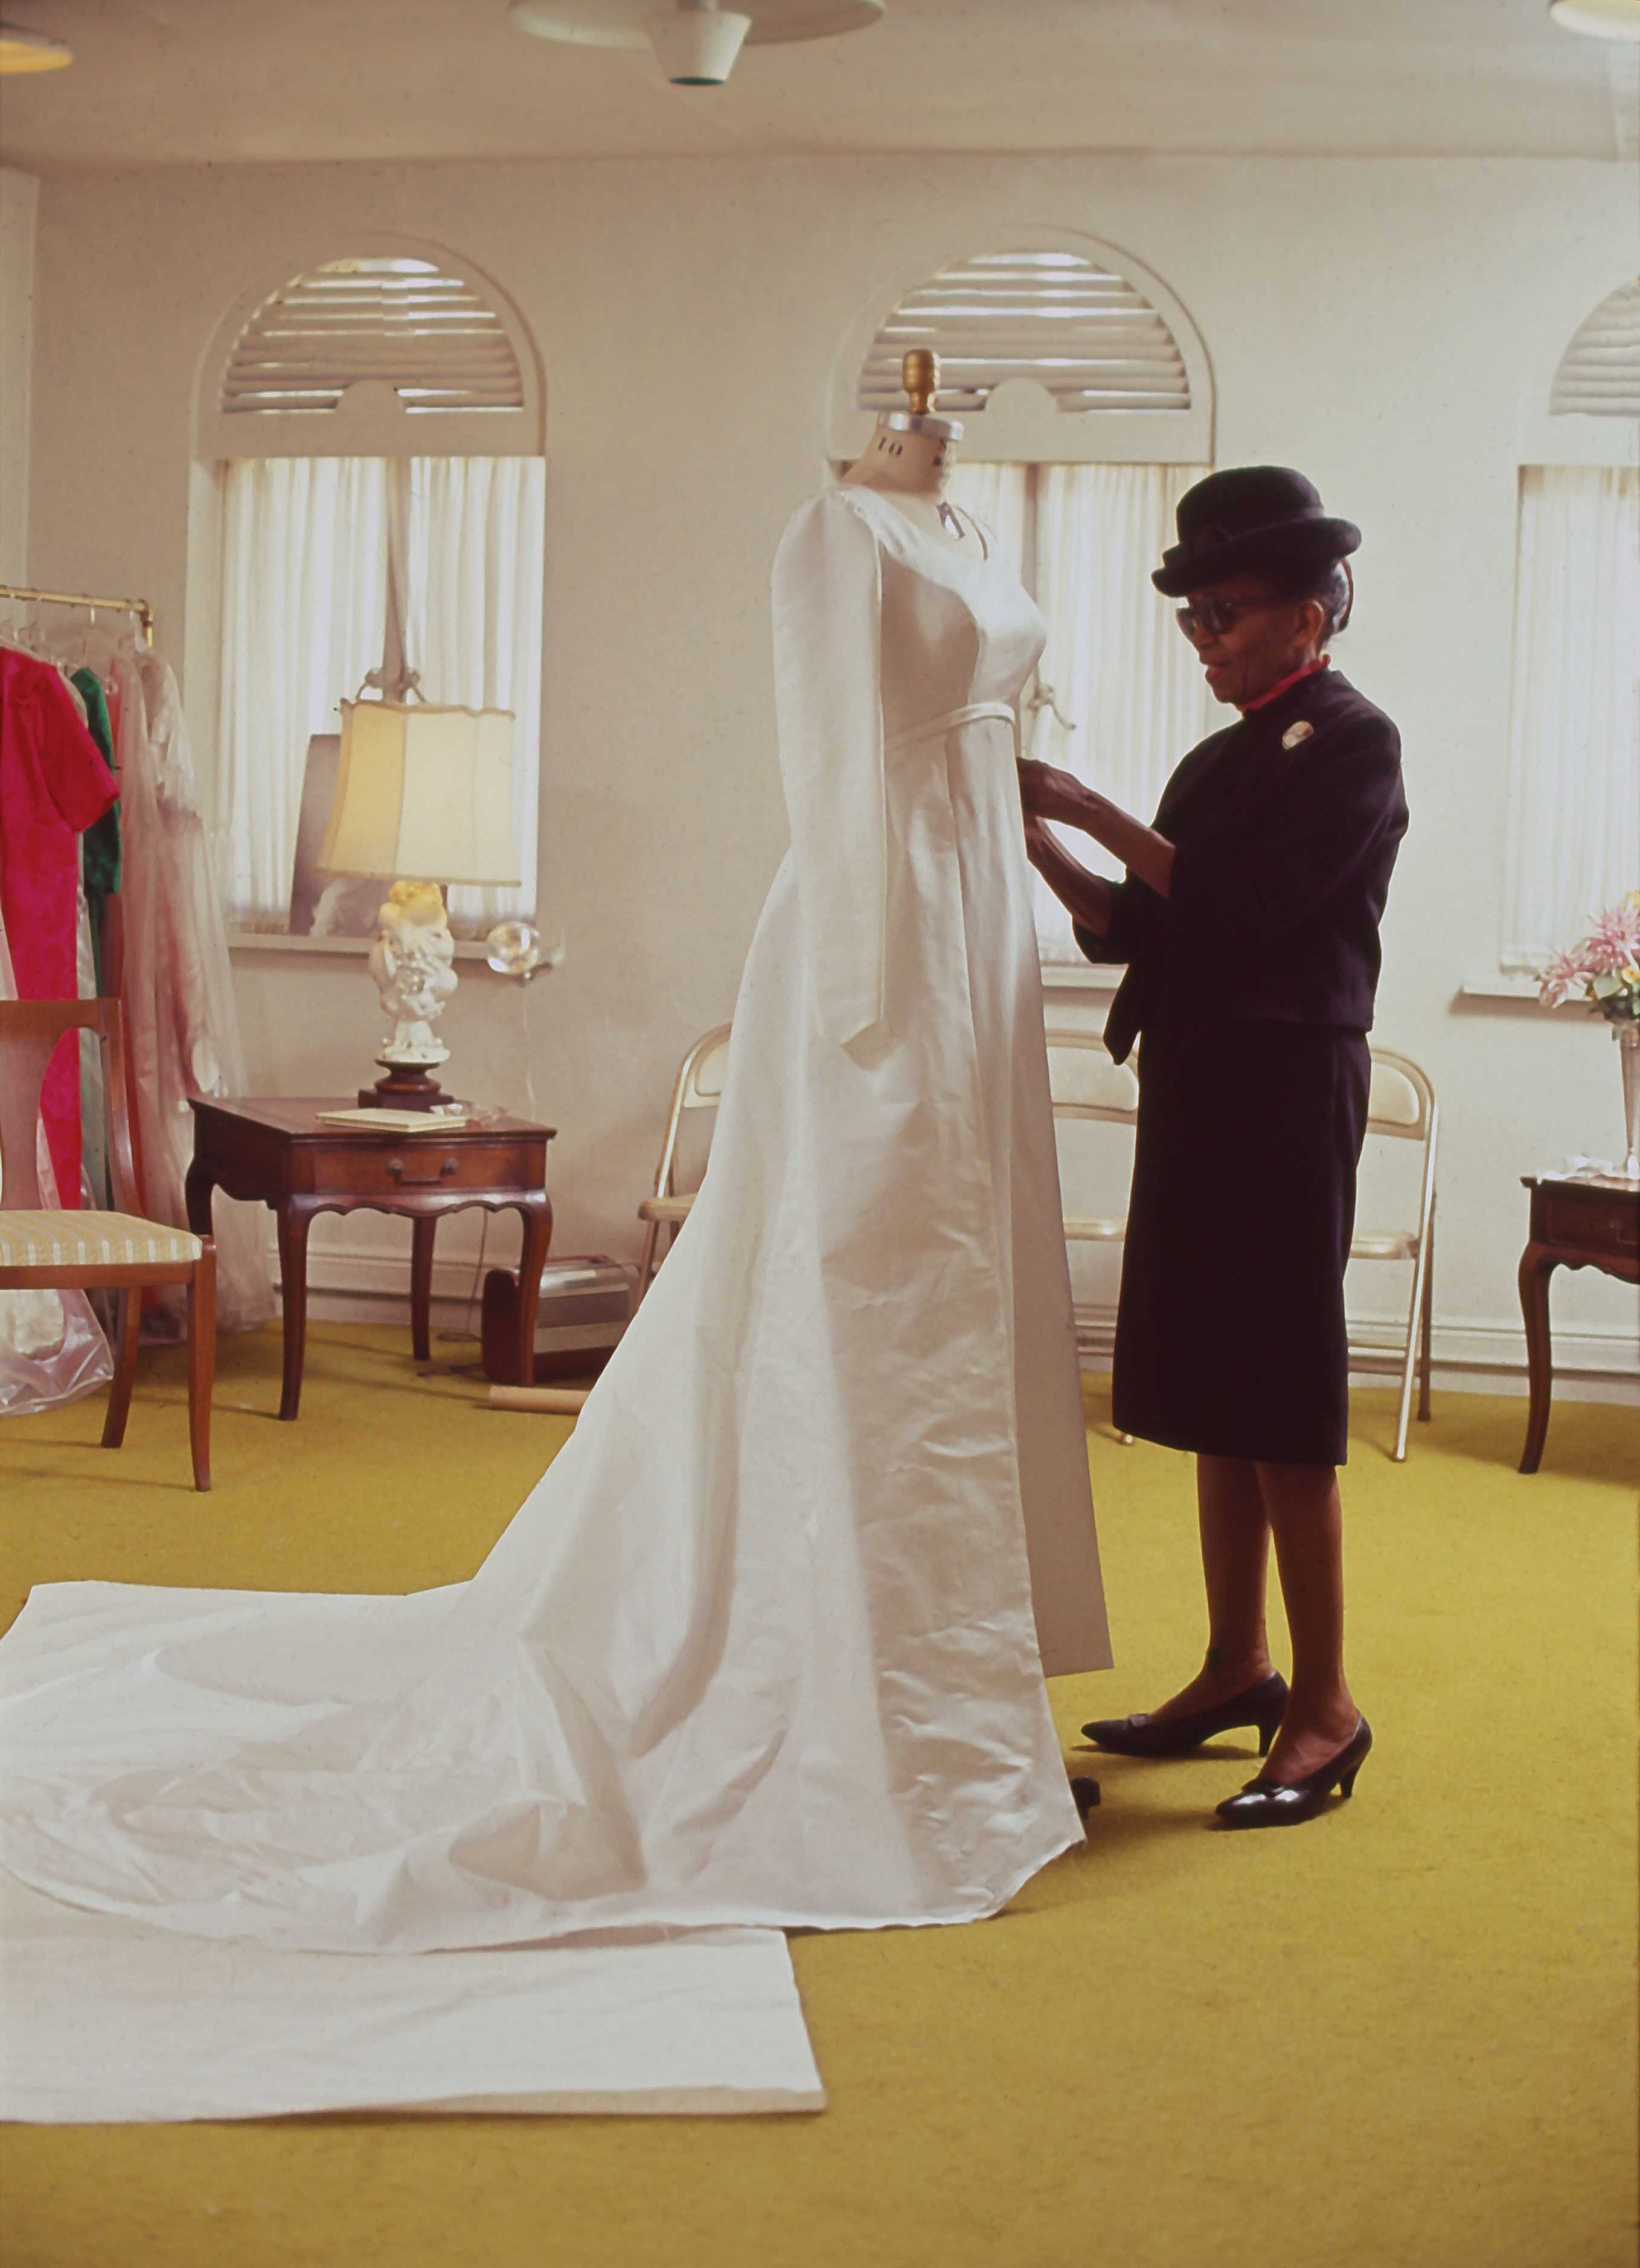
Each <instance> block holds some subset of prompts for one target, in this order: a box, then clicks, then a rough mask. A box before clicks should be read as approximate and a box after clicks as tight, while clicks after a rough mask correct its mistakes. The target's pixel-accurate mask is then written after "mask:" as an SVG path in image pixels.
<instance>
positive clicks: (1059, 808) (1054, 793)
mask: <svg viewBox="0 0 1640 2268" xmlns="http://www.w3.org/2000/svg"><path fill="white" fill-rule="evenodd" d="M1019 799H1020V801H1021V802H1022V803H1023V804H1024V806H1025V810H1026V817H1027V818H1028V819H1058V820H1063V821H1065V822H1066V823H1067V824H1069V825H1070V826H1072V827H1077V826H1080V825H1082V824H1084V822H1085V820H1086V816H1087V812H1088V806H1089V805H1090V804H1091V802H1092V796H1091V795H1090V793H1089V792H1088V790H1087V789H1086V788H1085V787H1084V786H1083V784H1082V783H1081V781H1080V780H1079V779H1076V778H1074V777H1072V775H1071V774H1070V772H1062V771H1057V770H1055V768H1054V766H1053V765H1052V764H1039V763H1034V762H1031V761H1030V760H1029V759H1028V758H1025V759H1022V760H1021V762H1020V765H1019Z"/></svg>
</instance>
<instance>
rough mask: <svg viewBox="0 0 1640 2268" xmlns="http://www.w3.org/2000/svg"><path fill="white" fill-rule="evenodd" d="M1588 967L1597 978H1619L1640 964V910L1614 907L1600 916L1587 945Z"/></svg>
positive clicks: (1626, 906) (1585, 948)
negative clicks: (1624, 970) (1624, 972)
mask: <svg viewBox="0 0 1640 2268" xmlns="http://www.w3.org/2000/svg"><path fill="white" fill-rule="evenodd" d="M1583 955H1584V961H1585V967H1586V968H1589V969H1590V970H1591V971H1592V972H1593V973H1594V974H1595V975H1596V976H1618V975H1620V974H1621V973H1622V970H1623V969H1625V968H1633V966H1634V964H1635V962H1636V961H1640V907H1635V906H1629V905H1626V904H1625V905H1621V906H1613V907H1612V908H1611V909H1609V911H1607V912H1606V913H1603V914H1597V915H1596V916H1595V917H1594V923H1593V925H1592V928H1591V929H1590V932H1589V934H1588V936H1587V937H1586V938H1585V939H1584V942H1583Z"/></svg>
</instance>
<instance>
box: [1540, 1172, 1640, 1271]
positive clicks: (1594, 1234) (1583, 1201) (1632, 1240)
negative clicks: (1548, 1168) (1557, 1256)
mask: <svg viewBox="0 0 1640 2268" xmlns="http://www.w3.org/2000/svg"><path fill="white" fill-rule="evenodd" d="M1539 1194H1540V1197H1541V1202H1542V1205H1543V1235H1544V1241H1546V1242H1547V1243H1549V1244H1563V1245H1576V1246H1578V1247H1579V1248H1582V1249H1584V1250H1585V1251H1589V1252H1610V1253H1618V1254H1628V1255H1630V1256H1633V1255H1636V1254H1640V1195H1636V1196H1635V1197H1629V1195H1627V1194H1626V1192H1625V1191H1623V1190H1622V1189H1576V1190H1573V1189H1543V1190H1541V1191H1540V1193H1539Z"/></svg>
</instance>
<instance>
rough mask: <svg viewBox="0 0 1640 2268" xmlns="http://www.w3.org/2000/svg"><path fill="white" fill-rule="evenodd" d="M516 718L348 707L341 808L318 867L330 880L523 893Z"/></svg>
mask: <svg viewBox="0 0 1640 2268" xmlns="http://www.w3.org/2000/svg"><path fill="white" fill-rule="evenodd" d="M514 721H515V720H514V718H513V715H512V712H511V710H509V709H441V708H438V707H436V706H434V705H433V703H430V702H416V703H403V704H401V703H398V702H396V701H344V702H343V703H342V752H341V759H340V762H339V764H338V767H337V773H336V793H335V802H334V803H333V804H332V805H331V806H330V824H329V826H328V827H327V828H326V830H325V840H324V845H323V848H322V849H321V850H320V854H319V858H318V861H317V863H318V864H319V865H320V866H321V867H323V868H324V869H325V870H326V872H327V873H332V874H372V875H381V876H384V877H386V879H389V880H394V881H407V882H416V881H421V882H469V883H472V882H476V883H481V884H483V885H486V886H488V887H491V888H503V887H510V886H515V885H516V884H517V883H518V881H519V880H521V879H522V877H521V876H520V874H519V871H518V844H517V841H516V838H515V836H514V834H513V826H512V728H513V724H514Z"/></svg>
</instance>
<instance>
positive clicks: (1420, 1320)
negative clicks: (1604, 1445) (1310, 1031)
mask: <svg viewBox="0 0 1640 2268" xmlns="http://www.w3.org/2000/svg"><path fill="white" fill-rule="evenodd" d="M1371 1052H1372V1089H1371V1092H1370V1094H1369V1096H1368V1100H1367V1132H1368V1133H1369V1134H1370V1135H1371V1134H1380V1135H1385V1136H1387V1137H1388V1138H1390V1139H1392V1140H1394V1141H1405V1142H1421V1143H1422V1144H1423V1160H1422V1161H1421V1171H1420V1175H1419V1199H1418V1219H1417V1226H1416V1227H1415V1228H1386V1229H1371V1228H1362V1227H1360V1226H1357V1229H1356V1233H1355V1235H1354V1237H1353V1238H1352V1239H1351V1241H1350V1258H1351V1259H1352V1260H1409V1261H1410V1262H1411V1263H1412V1296H1411V1300H1410V1303H1409V1305H1408V1311H1407V1336H1406V1338H1405V1341H1404V1342H1403V1344H1401V1345H1400V1346H1398V1347H1394V1348H1391V1349H1389V1350H1388V1351H1386V1350H1385V1349H1383V1348H1381V1347H1353V1348H1351V1350H1350V1362H1351V1365H1352V1366H1353V1367H1356V1368H1361V1367H1364V1366H1365V1365H1366V1364H1368V1363H1370V1362H1372V1361H1373V1360H1374V1359H1377V1360H1379V1361H1390V1362H1393V1363H1394V1364H1396V1365H1397V1366H1398V1367H1399V1369H1400V1371H1401V1407H1400V1410H1399V1411H1398V1412H1397V1414H1396V1419H1395V1449H1394V1462H1396V1463H1397V1464H1401V1463H1402V1462H1405V1459H1406V1454H1407V1425H1408V1418H1410V1415H1411V1411H1412V1380H1413V1373H1414V1371H1415V1369H1416V1372H1417V1374H1418V1417H1419V1419H1420V1422H1423V1423H1427V1422H1428V1419H1429V1415H1430V1332H1431V1327H1432V1316H1433V1312H1434V1306H1435V1145H1436V1139H1437V1137H1438V1134H1439V1132H1440V1111H1439V1108H1438V1105H1437V1103H1436V1100H1435V1089H1434V1087H1433V1086H1431V1085H1430V1079H1429V1076H1428V1074H1427V1073H1426V1072H1424V1071H1420V1070H1419V1068H1418V1066H1417V1064H1415V1063H1414V1062H1413V1061H1412V1060H1411V1058H1410V1057H1407V1056H1401V1055H1396V1054H1395V1053H1394V1052H1393V1050H1392V1049H1388V1048H1373V1049H1372V1050H1371Z"/></svg>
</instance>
